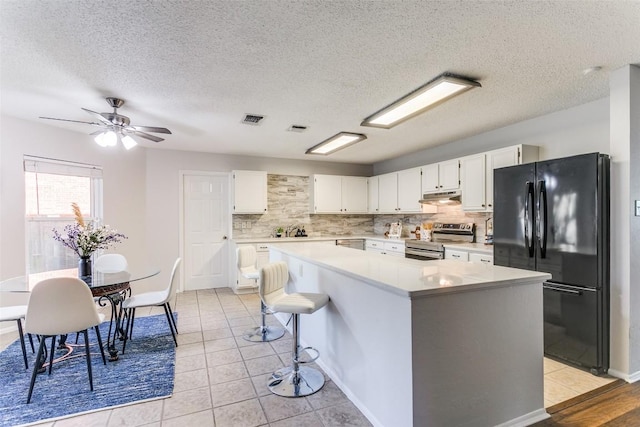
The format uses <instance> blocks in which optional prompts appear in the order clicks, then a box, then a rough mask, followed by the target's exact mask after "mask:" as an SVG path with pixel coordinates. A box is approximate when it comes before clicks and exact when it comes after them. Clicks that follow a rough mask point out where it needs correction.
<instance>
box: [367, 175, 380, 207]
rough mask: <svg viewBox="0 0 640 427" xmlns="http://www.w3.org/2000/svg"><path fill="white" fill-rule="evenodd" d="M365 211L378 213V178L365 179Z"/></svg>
mask: <svg viewBox="0 0 640 427" xmlns="http://www.w3.org/2000/svg"><path fill="white" fill-rule="evenodd" d="M367 192H368V196H369V197H368V199H367V206H368V209H367V211H368V212H369V213H378V212H379V210H378V177H377V176H372V177H370V178H367Z"/></svg>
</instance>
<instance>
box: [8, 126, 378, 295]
mask: <svg viewBox="0 0 640 427" xmlns="http://www.w3.org/2000/svg"><path fill="white" fill-rule="evenodd" d="M1 120H2V128H1V130H0V280H2V279H6V278H9V277H14V276H19V275H23V274H25V265H26V261H25V260H26V247H25V246H26V243H25V220H24V206H25V194H24V170H23V163H22V161H23V156H24V155H25V154H27V155H32V156H39V157H47V158H53V159H60V160H68V161H73V162H80V163H88V164H95V165H99V166H102V167H103V177H104V180H103V181H104V183H103V187H104V222H105V223H106V224H109V225H110V226H112V227H114V228H116V229H118V231H121V232H122V233H124V234H125V235H126V236H127V237H128V239H127V240H125V241H123V242H122V243H120V244H118V245H117V246H116V247H114V248H113V249H112V251H117V252H120V253H122V254H124V255H125V256H126V257H127V258H128V259H129V260H131V262H135V263H136V264H138V263H148V264H151V265H155V266H159V267H160V268H161V269H162V273H161V274H160V275H159V276H158V277H156V278H154V279H152V280H149V281H147V282H146V283H143V284H139V285H138V287H137V288H138V289H148V288H150V287H157V286H164V285H165V284H166V281H167V280H168V277H169V273H170V272H169V271H168V270H169V267H168V266H171V265H172V264H173V261H174V259H175V257H177V256H178V254H179V223H178V218H179V179H178V176H179V171H181V170H202V171H216V172H230V171H231V170H233V169H249V170H267V171H268V172H270V173H278V174H290V175H310V174H312V173H327V174H344V175H362V176H369V175H371V172H372V167H371V166H369V165H353V164H346V163H329V162H318V161H297V160H283V159H276V158H262V157H243V156H227V155H216V154H207V153H194V152H185V151H171V150H162V149H146V148H143V147H136V148H135V149H133V150H131V151H126V150H124V148H122V147H121V146H118V147H116V148H111V149H104V148H101V147H99V146H97V145H96V144H95V143H94V142H93V139H92V137H91V136H89V135H88V134H84V133H79V132H72V131H69V130H64V129H60V128H57V127H54V126H50V125H47V124H46V123H38V122H35V123H34V122H28V121H25V120H20V119H15V118H12V117H7V116H2V117H1ZM69 209H71V208H69ZM165 266H166V267H165ZM163 267H164V268H163Z"/></svg>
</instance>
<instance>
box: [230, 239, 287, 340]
mask: <svg viewBox="0 0 640 427" xmlns="http://www.w3.org/2000/svg"><path fill="white" fill-rule="evenodd" d="M236 255H237V258H238V270H240V274H242V276H243V277H245V278H247V279H250V280H256V281H257V280H258V279H259V278H260V272H259V271H258V270H257V269H256V262H257V256H256V249H255V248H254V247H253V246H240V247H239V248H238V250H237V251H236ZM267 314H272V313H271V312H268V311H267V307H265V305H264V302H263V301H262V299H260V315H261V317H262V321H261V323H260V326H257V327H255V328H253V329H250V330H248V331H247V332H245V333H244V334H243V335H242V338H244V339H245V340H247V341H252V342H269V341H274V340H277V339H278V338H282V336H283V335H284V328H281V327H279V326H267V325H266V323H265V321H266V317H267Z"/></svg>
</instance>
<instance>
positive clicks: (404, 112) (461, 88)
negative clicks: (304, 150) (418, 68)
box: [360, 73, 482, 129]
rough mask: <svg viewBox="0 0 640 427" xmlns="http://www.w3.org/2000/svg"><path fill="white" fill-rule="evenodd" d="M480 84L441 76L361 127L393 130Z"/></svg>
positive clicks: (459, 78)
mask: <svg viewBox="0 0 640 427" xmlns="http://www.w3.org/2000/svg"><path fill="white" fill-rule="evenodd" d="M474 87H482V85H480V83H478V82H476V81H473V80H470V79H467V78H465V77H460V76H455V75H452V74H448V73H445V74H441V75H439V76H438V77H436V78H435V79H433V80H431V81H430V82H429V83H427V84H425V85H424V86H421V87H419V88H418V89H416V90H414V91H413V92H411V93H409V94H407V95H405V96H403V97H402V98H400V99H398V100H397V101H395V102H394V103H392V104H391V105H389V106H387V107H385V108H383V109H382V110H380V111H378V112H376V113H374V114H372V115H371V116H369V117H367V118H366V119H364V121H363V122H362V123H361V124H360V126H371V127H377V128H384V129H391V128H392V127H394V126H396V125H398V124H400V123H402V122H404V121H405V120H408V119H410V118H412V117H414V116H417V115H418V114H420V113H423V112H425V111H427V110H428V109H430V108H433V107H435V106H436V105H439V104H441V103H443V102H444V101H446V100H448V99H451V98H453V97H454V96H456V95H459V94H461V93H464V92H466V91H468V90H471V89H473V88H474Z"/></svg>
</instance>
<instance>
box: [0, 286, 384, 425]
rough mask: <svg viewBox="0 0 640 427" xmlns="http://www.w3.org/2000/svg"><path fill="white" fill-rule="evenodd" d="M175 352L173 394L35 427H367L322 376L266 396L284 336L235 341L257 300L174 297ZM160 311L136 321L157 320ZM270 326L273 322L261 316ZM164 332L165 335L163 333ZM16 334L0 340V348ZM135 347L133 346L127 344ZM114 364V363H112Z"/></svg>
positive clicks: (223, 293)
mask: <svg viewBox="0 0 640 427" xmlns="http://www.w3.org/2000/svg"><path fill="white" fill-rule="evenodd" d="M173 309H174V310H175V311H177V312H178V313H179V315H178V316H179V317H178V330H179V332H180V334H179V335H178V344H179V346H178V348H177V349H176V367H175V385H174V391H173V396H172V397H170V398H167V399H162V400H156V401H152V402H147V403H140V404H135V405H130V406H126V407H122V408H116V409H106V410H103V411H99V412H94V413H91V414H87V415H80V416H77V417H72V418H67V419H64V420H60V421H57V422H54V423H42V424H39V426H55V427H69V426H78V427H80V426H82V427H86V426H96V427H98V426H100V427H103V426H105V427H106V426H108V427H111V426H154V427H156V426H162V427H168V426H176V427H184V426H202V427H207V426H215V427H252V426H272V427H287V426H305V427H316V426H317V427H323V426H324V427H328V426H331V427H334V426H370V425H371V424H370V423H369V422H368V420H367V419H366V418H365V417H364V416H363V415H362V414H361V413H360V411H359V410H358V409H357V408H356V407H355V406H354V405H353V404H352V403H351V402H350V401H349V399H347V397H346V396H345V395H344V394H343V393H342V392H341V391H340V389H339V388H338V387H337V386H336V385H335V384H334V383H333V382H332V381H330V380H329V379H328V378H327V382H326V383H325V386H324V387H323V388H322V389H321V390H320V391H319V392H317V393H315V394H313V395H311V396H307V397H303V398H297V399H291V398H285V397H280V396H276V395H273V394H271V392H269V390H268V389H267V387H266V382H267V379H268V378H269V376H270V373H271V372H273V371H274V370H277V369H278V368H280V367H283V366H286V365H288V364H289V360H290V352H291V335H289V334H287V335H285V336H284V337H283V338H281V339H279V340H277V341H273V342H271V343H252V342H248V341H245V340H243V339H242V337H241V335H242V333H243V332H244V331H246V330H247V329H249V328H250V327H252V326H254V325H256V324H257V322H258V321H259V313H260V300H259V297H258V295H257V294H250V295H243V296H237V295H235V294H234V293H233V292H232V291H231V290H230V289H229V288H223V289H218V290H215V291H214V290H205V291H197V292H185V293H181V294H178V295H177V300H176V302H175V306H174V307H173ZM161 313H163V311H162V309H161V308H153V309H147V310H146V312H144V313H143V312H141V310H140V309H138V310H137V311H136V316H142V315H149V314H161ZM268 318H269V319H270V320H269V321H270V322H277V321H276V320H275V319H272V316H269V317H268ZM167 333H169V331H168V329H167ZM16 338H17V332H16V333H15V334H14V333H9V334H2V335H0V346H1V347H0V348H4V347H6V346H7V345H8V344H10V343H11V342H13V341H14V340H15V339H16ZM134 344H135V337H134V341H132V342H131V344H128V345H134ZM116 363H118V362H116Z"/></svg>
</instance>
